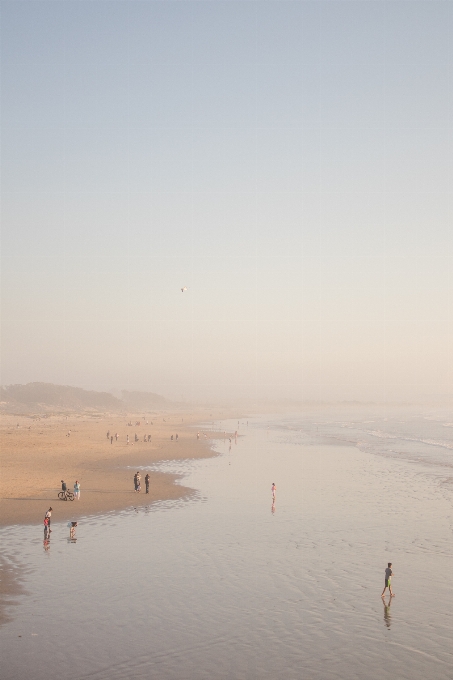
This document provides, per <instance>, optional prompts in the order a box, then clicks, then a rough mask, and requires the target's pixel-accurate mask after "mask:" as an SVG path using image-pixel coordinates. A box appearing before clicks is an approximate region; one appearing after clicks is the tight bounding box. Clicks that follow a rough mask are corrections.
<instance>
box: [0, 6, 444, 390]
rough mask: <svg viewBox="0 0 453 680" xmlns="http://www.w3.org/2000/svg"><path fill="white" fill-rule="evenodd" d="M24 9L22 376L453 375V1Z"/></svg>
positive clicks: (267, 382) (14, 214)
mask: <svg viewBox="0 0 453 680" xmlns="http://www.w3.org/2000/svg"><path fill="white" fill-rule="evenodd" d="M1 31H2V33H1V63H2V74H1V78H2V107H1V127H2V160H1V174H2V374H1V382H2V383H3V384H9V383H14V382H28V381H32V380H33V381H34V380H44V381H52V382H56V383H66V384H74V385H80V386H82V387H88V388H94V389H110V388H112V387H115V388H130V389H149V390H152V391H157V392H161V393H163V394H165V395H166V396H169V397H173V398H180V397H181V395H183V396H184V398H186V399H190V398H196V399H198V398H205V397H206V398H207V397H216V398H234V397H235V396H241V397H242V396H248V397H252V398H254V397H255V396H259V397H269V398H272V397H274V396H275V397H277V398H284V397H288V398H316V399H376V400H382V399H392V400H393V399H408V398H425V397H427V396H429V395H433V394H453V360H452V359H453V358H452V339H453V321H452V320H453V316H452V271H453V270H452V262H453V243H452V223H451V209H450V202H451V194H452V189H453V187H452V181H453V176H452V171H451V166H452V150H453V149H452V134H451V127H452V115H453V106H452V102H453V100H452V97H453V81H452V65H453V41H452V37H451V36H453V7H452V3H450V2H446V1H442V2H435V1H434V2H431V1H429V2H417V1H409V2H407V1H404V2H374V1H365V2H361V1H356V2H342V0H335V1H334V2H324V1H314V2H299V1H297V0H294V1H292V2H286V1H285V0H279V1H278V2H266V1H260V2H253V1H243V2H228V1H227V2H217V1H212V2H192V1H191V0H186V1H184V2H172V1H166V0H163V1H160V2H154V1H149V0H144V1H142V2H135V1H134V0H131V1H127V0H125V1H123V2H113V1H112V2H111V1H108V0H107V1H103V2H98V1H97V0H90V1H87V2H85V1H79V0H77V1H74V2H73V1H72V0H64V1H58V0H57V1H55V2H47V1H41V0H34V1H33V2H23V1H21V0H18V1H16V2H14V1H13V2H1ZM182 285H187V286H188V291H187V293H184V294H181V292H180V287H181V286H182Z"/></svg>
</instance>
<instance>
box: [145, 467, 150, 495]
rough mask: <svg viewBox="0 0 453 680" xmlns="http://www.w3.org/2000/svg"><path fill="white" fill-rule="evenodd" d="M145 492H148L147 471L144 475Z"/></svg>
mask: <svg viewBox="0 0 453 680" xmlns="http://www.w3.org/2000/svg"><path fill="white" fill-rule="evenodd" d="M145 493H149V474H148V472H147V473H146V475H145Z"/></svg>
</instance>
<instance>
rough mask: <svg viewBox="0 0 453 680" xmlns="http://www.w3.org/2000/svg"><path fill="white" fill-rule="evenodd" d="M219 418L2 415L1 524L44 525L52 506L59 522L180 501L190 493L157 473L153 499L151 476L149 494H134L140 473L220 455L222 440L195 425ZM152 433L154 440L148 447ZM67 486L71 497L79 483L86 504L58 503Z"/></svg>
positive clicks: (202, 414) (153, 475)
mask: <svg viewBox="0 0 453 680" xmlns="http://www.w3.org/2000/svg"><path fill="white" fill-rule="evenodd" d="M219 417H220V413H217V412H214V411H213V410H209V411H206V412H203V411H197V412H196V413H189V412H187V413H182V412H179V411H178V412H176V413H175V412H173V413H159V414H153V415H149V416H148V417H146V418H144V417H143V414H142V415H138V414H135V415H134V414H127V415H122V416H119V415H117V414H112V415H109V414H96V415H91V414H87V413H81V414H72V415H51V416H47V417H39V418H38V417H36V416H22V415H21V416H14V415H2V416H0V445H1V476H0V525H2V526H8V525H13V524H34V523H41V522H42V518H43V516H44V513H45V511H46V510H47V509H48V507H49V506H52V508H53V513H52V520H53V521H54V522H55V521H56V522H57V521H59V520H66V519H77V518H78V517H80V516H82V515H83V516H86V515H94V514H98V513H105V512H109V511H114V510H121V509H124V508H127V507H130V506H132V505H133V506H140V505H147V504H149V503H150V502H153V501H157V500H170V499H177V498H181V497H182V496H184V495H186V494H187V493H190V492H191V490H190V489H187V488H186V487H183V486H179V485H176V484H175V479H176V477H175V476H174V475H169V474H165V473H160V472H150V477H151V482H150V492H149V494H148V495H147V494H145V485H144V481H143V480H144V476H145V474H146V471H145V470H142V491H141V493H135V492H134V485H133V475H134V469H133V468H134V467H137V468H138V467H140V468H143V467H146V466H152V465H154V464H155V463H157V462H158V461H162V460H181V459H187V458H203V457H207V456H211V455H213V454H212V451H211V449H210V445H209V444H210V440H211V439H212V438H216V437H219V436H223V433H221V434H220V433H216V432H215V431H212V430H211V429H210V430H206V431H205V434H206V437H205V436H204V433H202V434H200V439H197V428H196V427H195V425H196V423H200V422H207V421H213V420H215V419H216V418H217V419H218V418H219ZM129 422H131V423H132V426H129V425H128V423H129ZM137 422H139V423H140V424H139V425H136V423H137ZM107 431H109V432H110V435H113V436H114V435H115V434H116V433H118V435H119V437H118V440H116V438H115V436H114V438H113V443H111V441H110V439H107ZM200 432H202V431H201V429H200ZM135 434H137V437H138V441H137V442H136V441H135ZM148 434H150V435H151V441H150V442H148V441H146V442H145V441H144V435H148ZM176 434H178V441H176V439H175V437H176ZM172 435H173V441H172V440H171V436H172ZM127 436H129V444H128V443H127ZM62 479H63V480H64V481H65V482H66V483H67V486H68V489H69V490H71V491H72V490H73V485H74V482H75V480H76V479H77V480H78V481H79V483H80V485H81V494H80V501H76V500H74V501H73V502H64V501H59V500H58V498H57V496H58V492H59V491H60V490H61V480H62Z"/></svg>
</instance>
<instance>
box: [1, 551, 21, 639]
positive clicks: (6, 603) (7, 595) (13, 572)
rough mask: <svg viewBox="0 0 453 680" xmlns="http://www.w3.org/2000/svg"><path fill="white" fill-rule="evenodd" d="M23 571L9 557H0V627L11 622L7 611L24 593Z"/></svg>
mask: <svg viewBox="0 0 453 680" xmlns="http://www.w3.org/2000/svg"><path fill="white" fill-rule="evenodd" d="M24 575H25V569H24V568H23V567H22V566H21V565H20V564H19V563H18V562H17V561H16V560H15V559H14V558H12V557H11V556H4V557H0V626H1V625H3V624H4V623H6V622H7V621H11V619H12V616H11V615H10V613H9V609H10V607H11V606H12V605H15V604H17V601H18V600H17V599H16V598H17V597H18V596H19V595H24V594H25V593H26V591H25V588H24V586H23V585H22V579H23V576H24Z"/></svg>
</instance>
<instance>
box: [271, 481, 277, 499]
mask: <svg viewBox="0 0 453 680" xmlns="http://www.w3.org/2000/svg"><path fill="white" fill-rule="evenodd" d="M271 491H272V498H273V499H274V501H275V496H276V495H277V487H276V486H275V484H274V482H272V486H271Z"/></svg>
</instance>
